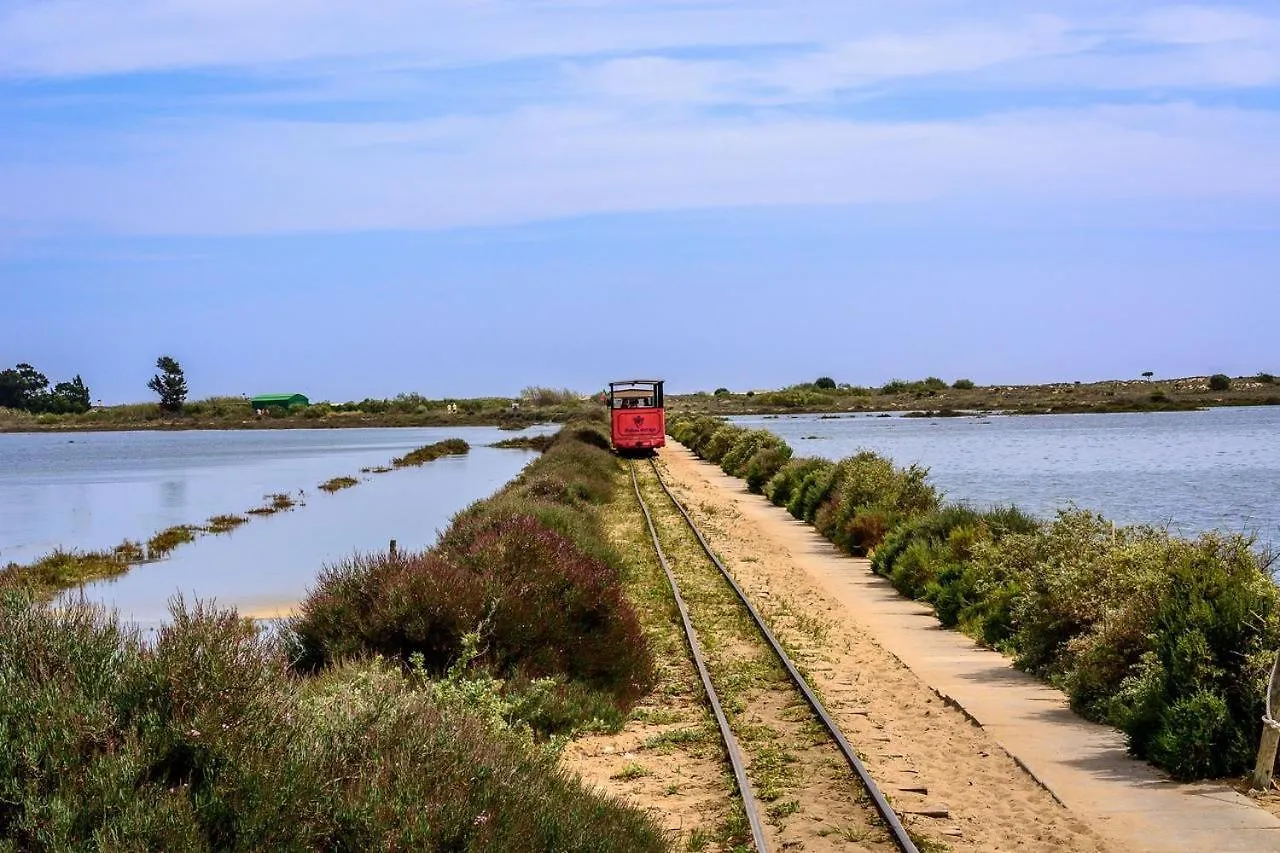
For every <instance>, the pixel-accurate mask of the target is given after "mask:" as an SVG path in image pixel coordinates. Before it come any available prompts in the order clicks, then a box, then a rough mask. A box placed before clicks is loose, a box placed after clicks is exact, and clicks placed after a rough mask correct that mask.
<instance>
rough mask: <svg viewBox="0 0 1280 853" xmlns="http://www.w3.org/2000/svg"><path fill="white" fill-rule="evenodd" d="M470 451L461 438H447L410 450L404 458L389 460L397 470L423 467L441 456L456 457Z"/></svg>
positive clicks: (469, 446) (469, 447)
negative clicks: (417, 466)
mask: <svg viewBox="0 0 1280 853" xmlns="http://www.w3.org/2000/svg"><path fill="white" fill-rule="evenodd" d="M470 450H471V445H469V444H467V443H466V442H465V441H464V440H462V439H461V438H448V439H445V440H444V441H437V442H436V443H435V444H428V445H426V446H425V447H419V448H418V449H417V450H412V451H410V452H408V453H406V454H405V455H404V456H400V457H397V458H395V459H393V460H391V464H392V465H394V466H395V467H397V468H407V467H409V466H411V465H425V464H427V463H428V462H432V461H435V460H436V459H439V458H440V457H441V456H458V455H462V454H465V453H467V452H468V451H470Z"/></svg>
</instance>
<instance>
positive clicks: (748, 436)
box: [720, 429, 789, 477]
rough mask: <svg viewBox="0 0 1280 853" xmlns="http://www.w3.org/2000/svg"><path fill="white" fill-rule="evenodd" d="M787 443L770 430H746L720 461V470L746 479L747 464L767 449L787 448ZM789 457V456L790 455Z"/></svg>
mask: <svg viewBox="0 0 1280 853" xmlns="http://www.w3.org/2000/svg"><path fill="white" fill-rule="evenodd" d="M785 446H786V443H785V442H784V441H783V440H782V439H780V438H778V437H777V436H776V435H774V434H773V433H771V432H769V431H768V430H763V429H754V430H744V431H743V432H742V433H740V434H739V435H738V438H737V441H736V442H735V443H734V445H733V446H732V447H731V448H730V449H729V450H728V452H726V453H725V455H724V456H723V457H722V458H721V459H720V469H721V470H722V471H724V472H725V473H726V474H729V475H731V476H734V477H745V476H746V473H747V463H748V462H750V460H751V459H752V457H754V456H755V455H756V454H757V453H758V452H760V451H761V450H764V449H766V448H777V447H785ZM788 455H789V454H788Z"/></svg>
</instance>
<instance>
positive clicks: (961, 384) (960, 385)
mask: <svg viewBox="0 0 1280 853" xmlns="http://www.w3.org/2000/svg"><path fill="white" fill-rule="evenodd" d="M951 387H952V388H954V389H956V390H957V391H972V390H973V389H974V384H973V380H972V379H957V380H956V381H955V382H952V383H951Z"/></svg>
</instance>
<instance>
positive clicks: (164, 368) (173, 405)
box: [147, 355, 187, 413]
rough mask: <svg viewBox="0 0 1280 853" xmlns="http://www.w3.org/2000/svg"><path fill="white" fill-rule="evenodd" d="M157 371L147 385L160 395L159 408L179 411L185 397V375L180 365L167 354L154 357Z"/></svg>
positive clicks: (167, 410)
mask: <svg viewBox="0 0 1280 853" xmlns="http://www.w3.org/2000/svg"><path fill="white" fill-rule="evenodd" d="M156 368H157V369H159V371H160V372H159V373H157V374H156V375H155V376H152V377H151V381H150V382H148V383H147V387H148V388H150V389H151V390H152V391H155V392H156V393H157V394H159V395H160V408H161V409H162V410H164V411H166V412H175V413H177V412H181V411H182V404H183V403H184V402H186V399H187V377H186V376H184V375H183V373H182V366H181V365H180V364H178V362H177V361H175V360H174V359H172V358H170V357H169V356H167V355H162V356H160V357H159V358H158V359H156Z"/></svg>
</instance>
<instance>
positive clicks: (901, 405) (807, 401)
mask: <svg viewBox="0 0 1280 853" xmlns="http://www.w3.org/2000/svg"><path fill="white" fill-rule="evenodd" d="M1263 377H1265V379H1264V378H1263ZM956 384H960V385H962V386H963V387H959V388H957V387H955V385H948V384H946V383H944V382H942V381H941V380H938V379H933V378H930V379H928V380H923V381H919V382H903V381H895V382H891V383H889V384H887V385H885V386H883V387H882V388H879V389H873V388H858V387H850V386H837V387H834V388H833V387H823V386H820V385H818V384H816V383H806V384H802V385H794V386H792V387H790V388H783V389H781V390H777V391H748V392H740V393H734V392H729V391H727V390H726V389H719V390H718V391H717V392H716V393H711V394H708V393H706V392H701V393H697V394H678V395H677V394H672V395H668V397H667V406H668V408H669V409H670V410H671V412H673V413H689V414H700V415H717V416H728V415H784V414H787V415H799V414H848V413H851V412H853V413H860V414H862V413H865V414H876V413H882V412H890V413H892V412H922V413H928V414H927V415H918V416H930V415H931V416H934V417H956V416H965V415H1045V414H1055V415H1062V414H1124V413H1143V412H1188V411H1199V410H1204V409H1210V408H1229V407H1244V406H1277V405H1280V382H1277V380H1276V379H1275V378H1274V377H1271V376H1269V375H1267V374H1260V375H1259V377H1245V378H1236V379H1230V380H1229V384H1230V387H1229V388H1228V389H1226V390H1212V389H1211V388H1210V377H1186V378H1182V379H1169V380H1163V381H1162V380H1155V379H1152V380H1143V379H1139V380H1113V381H1107V382H1093V383H1088V384H1085V383H1074V382H1072V383H1053V384H1047V385H988V386H980V385H977V386H972V387H970V386H969V384H968V383H965V382H963V381H961V382H958V383H956Z"/></svg>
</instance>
